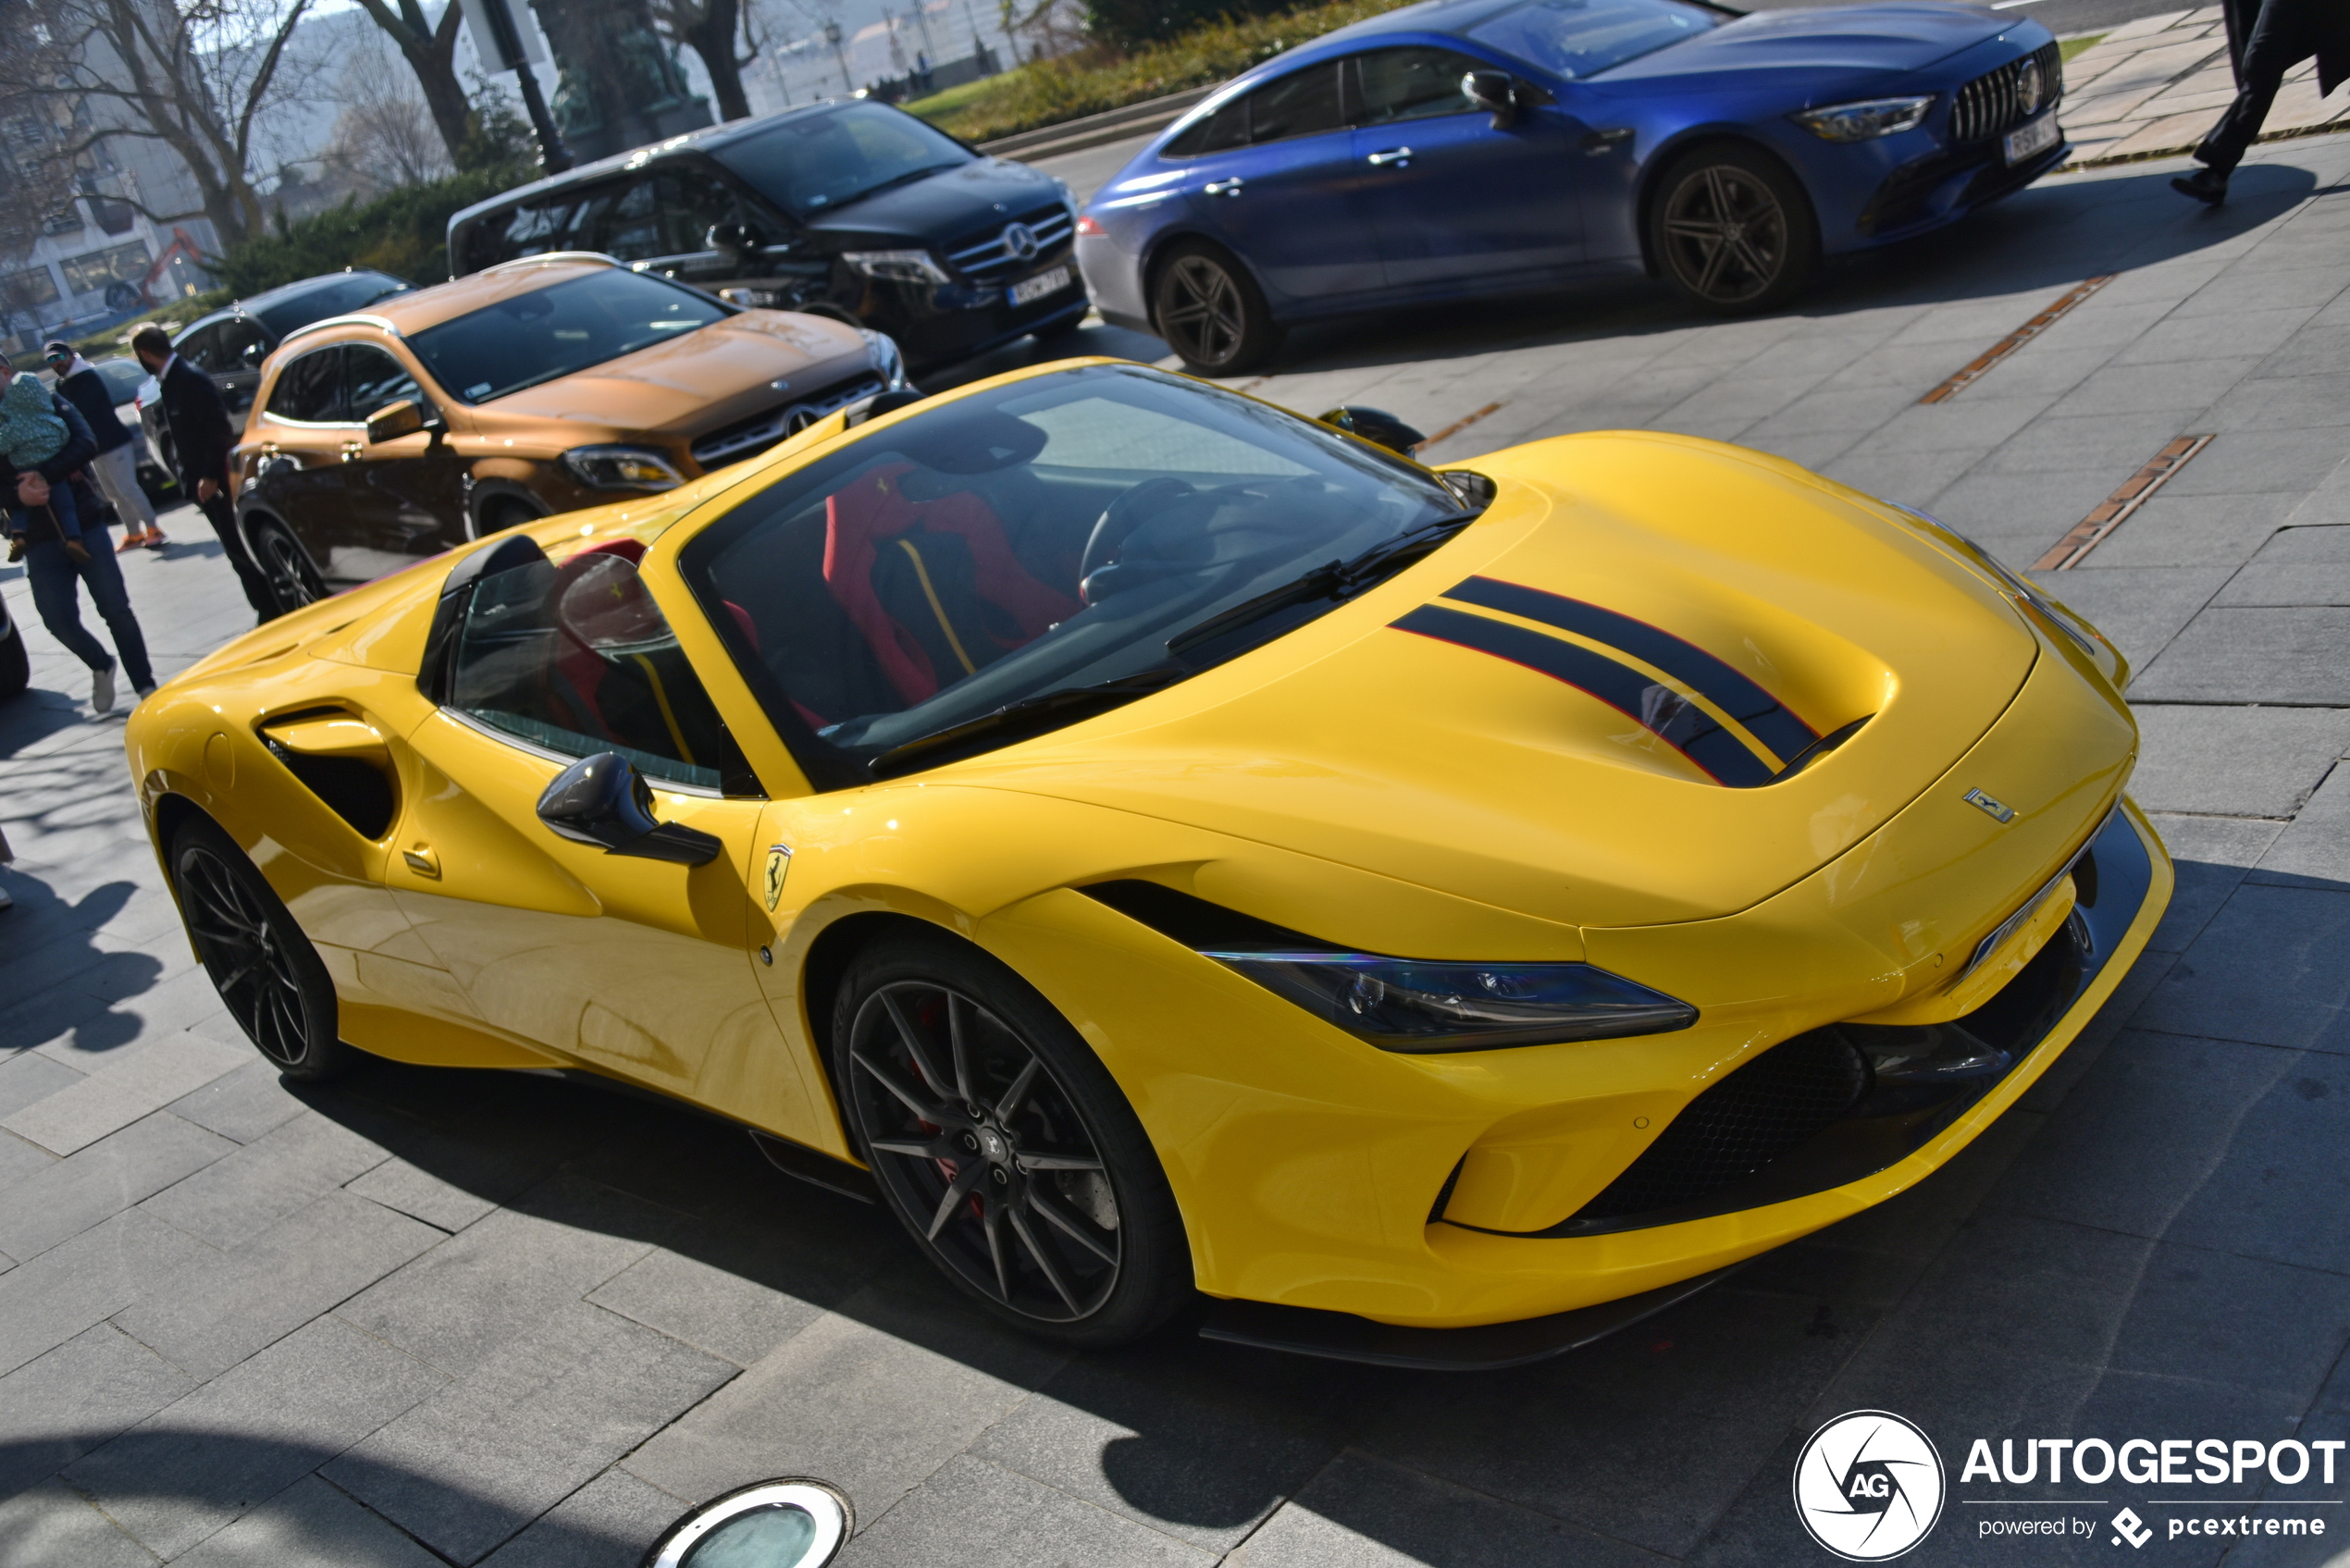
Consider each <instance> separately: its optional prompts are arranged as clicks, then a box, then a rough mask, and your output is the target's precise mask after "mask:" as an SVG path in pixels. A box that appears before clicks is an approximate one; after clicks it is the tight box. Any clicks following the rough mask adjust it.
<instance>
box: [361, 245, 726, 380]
mask: <svg viewBox="0 0 2350 1568" xmlns="http://www.w3.org/2000/svg"><path fill="white" fill-rule="evenodd" d="M726 314H727V313H726V307H725V306H724V305H722V304H719V303H718V302H716V301H714V300H712V299H711V298H710V297H709V296H708V295H705V294H699V293H696V292H695V291H693V290H690V289H686V288H683V287H681V286H680V285H678V284H674V283H671V282H668V281H666V280H664V279H662V278H651V277H648V276H646V275H645V274H643V273H640V272H628V271H625V270H622V269H619V268H599V269H598V270H596V271H594V272H591V273H589V274H587V276H586V277H584V278H565V279H564V280H563V281H562V282H560V283H550V284H549V285H548V286H547V287H546V288H544V289H534V290H531V291H530V292H529V293H527V294H514V295H512V296H510V297H508V298H506V299H502V300H500V301H499V302H497V303H496V304H493V305H485V306H484V307H482V308H481V309H480V310H476V311H468V312H467V313H466V314H465V315H460V316H454V317H451V319H450V320H447V321H444V322H442V323H440V324H439V326H437V327H427V328H426V329H425V330H424V331H422V332H419V333H417V334H416V335H415V336H414V337H412V338H410V339H409V340H408V346H409V348H410V349H411V350H413V351H414V353H415V355H416V357H417V358H418V359H419V360H421V361H423V362H424V366H425V368H426V369H427V371H429V372H431V374H432V378H433V379H434V380H436V381H438V382H439V383H440V384H441V386H443V387H444V388H446V389H449V390H450V391H451V392H454V393H455V394H456V395H457V396H459V397H461V398H463V399H464V400H465V401H467V402H475V403H477V402H483V401H488V400H489V399H491V398H499V397H503V396H505V395H506V394H507V393H508V392H515V391H520V390H521V389H523V388H525V387H535V386H537V385H538V383H540V382H542V381H551V380H554V379H555V378H556V377H561V376H569V375H571V374H572V373H573V372H575V371H579V370H585V369H587V367H588V366H589V365H591V364H603V363H604V362H605V361H606V360H612V359H618V358H619V357H620V356H621V355H623V354H629V353H635V352H637V350H639V349H646V348H650V347H651V346H652V345H653V344H655V343H661V342H666V341H667V340H670V339H672V338H674V337H678V336H680V335H681V334H683V333H686V332H691V331H693V330H695V329H696V328H697V327H707V326H709V325H710V324H711V322H713V321H718V320H721V319H723V318H724V316H725V315H726Z"/></svg>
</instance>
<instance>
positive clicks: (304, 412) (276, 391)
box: [262, 343, 344, 425]
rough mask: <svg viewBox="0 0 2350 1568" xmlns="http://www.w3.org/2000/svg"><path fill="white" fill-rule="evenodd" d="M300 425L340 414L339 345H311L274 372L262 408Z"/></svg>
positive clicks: (329, 421)
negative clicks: (272, 384) (275, 376)
mask: <svg viewBox="0 0 2350 1568" xmlns="http://www.w3.org/2000/svg"><path fill="white" fill-rule="evenodd" d="M262 412H263V413H265V414H271V415H273V416H275V417H277V418H278V419H291V420H296V421H299V422H300V423H302V424H304V425H332V424H335V423H338V422H339V421H340V420H341V419H342V418H343V417H344V414H343V395H342V345H341V344H340V343H337V344H334V345H332V346H331V347H328V348H323V349H313V350H311V351H310V352H308V353H306V354H303V356H301V357H300V358H299V359H296V360H295V361H293V362H292V363H291V364H288V365H287V366H286V367H285V368H284V369H282V370H280V371H278V384H277V385H276V386H275V387H272V388H271V389H269V401H268V403H267V405H266V407H265V408H264V409H263V411H262Z"/></svg>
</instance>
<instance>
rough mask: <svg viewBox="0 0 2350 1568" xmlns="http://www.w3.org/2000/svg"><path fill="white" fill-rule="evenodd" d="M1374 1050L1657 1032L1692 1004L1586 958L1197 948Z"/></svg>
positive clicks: (1677, 1021)
mask: <svg viewBox="0 0 2350 1568" xmlns="http://www.w3.org/2000/svg"><path fill="white" fill-rule="evenodd" d="M1202 957H1209V958H1213V959H1215V960H1216V961H1217V962H1218V963H1219V964H1223V965H1225V966H1227V967H1228V968H1231V969H1234V970H1236V971H1238V972H1239V973H1241V974H1243V975H1245V976H1247V977H1248V978H1249V979H1250V980H1253V981H1255V982H1256V983H1257V984H1259V985H1261V986H1263V987H1265V989H1266V990H1268V991H1270V992H1272V993H1273V994H1275V995H1278V996H1280V997H1283V998H1285V999H1286V1000H1288V1001H1291V1002H1294V1003H1296V1004H1297V1005H1298V1006H1301V1007H1304V1008H1305V1010H1306V1011H1307V1012H1309V1013H1313V1014H1316V1015H1317V1016H1318V1017H1321V1018H1323V1019H1328V1020H1330V1022H1331V1023H1334V1024H1336V1025H1338V1027H1339V1028H1341V1029H1342V1030H1345V1031H1347V1032H1348V1033H1349V1034H1352V1035H1354V1036H1355V1037H1356V1038H1358V1039H1361V1040H1363V1041H1366V1042H1367V1043H1370V1044H1373V1045H1376V1046H1378V1047H1379V1049H1380V1050H1382V1051H1402V1052H1408V1053H1414V1054H1420V1053H1429V1052H1439V1051H1490V1050H1493V1049H1495V1048H1497V1047H1500V1046H1504V1045H1552V1044H1559V1043H1565V1042H1570V1041H1577V1040H1613V1039H1615V1038H1616V1037H1618V1036H1620V1035H1626V1034H1665V1033H1669V1032H1671V1031H1675V1030H1680V1029H1687V1028H1688V1027H1689V1026H1690V1025H1691V1024H1693V1023H1695V1022H1697V1009H1696V1008H1695V1007H1692V1006H1689V1005H1688V1003H1687V1002H1681V1001H1676V1000H1675V999H1674V998H1673V997H1670V996H1667V995H1665V994H1664V993H1663V992H1661V991H1651V990H1650V989H1649V988H1648V987H1647V986H1645V985H1640V984H1638V983H1636V982H1632V981H1628V980H1626V979H1625V978H1624V977H1623V976H1621V975H1616V974H1610V973H1609V972H1608V971H1607V970H1605V969H1594V968H1593V967H1592V966H1590V965H1589V964H1465V963H1453V962H1445V961H1437V960H1428V959H1420V958H1385V957H1378V956H1377V955H1374V954H1369V953H1333V952H1315V951H1304V952H1280V951H1270V952H1259V951H1252V950H1245V949H1231V950H1224V951H1213V950H1210V951H1206V952H1204V953H1203V954H1202Z"/></svg>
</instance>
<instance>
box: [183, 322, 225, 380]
mask: <svg viewBox="0 0 2350 1568" xmlns="http://www.w3.org/2000/svg"><path fill="white" fill-rule="evenodd" d="M171 352H173V353H175V354H178V355H179V357H180V358H181V359H184V360H186V361H187V362H188V363H189V364H192V365H194V366H195V367H196V368H197V369H198V370H201V371H203V372H204V374H205V375H207V376H209V375H211V374H213V373H214V372H215V371H217V370H221V369H224V368H226V367H225V366H223V365H222V364H219V363H218V362H219V358H220V324H219V323H218V322H213V323H211V324H210V325H208V326H204V327H195V328H193V329H192V330H191V331H189V332H188V333H187V334H186V335H185V336H183V337H180V338H179V339H177V340H174V341H173V342H172V345H171Z"/></svg>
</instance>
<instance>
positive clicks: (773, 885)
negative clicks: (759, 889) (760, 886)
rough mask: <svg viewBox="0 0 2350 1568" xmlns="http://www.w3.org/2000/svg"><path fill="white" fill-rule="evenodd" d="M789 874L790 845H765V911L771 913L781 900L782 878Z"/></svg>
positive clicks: (782, 890)
mask: <svg viewBox="0 0 2350 1568" xmlns="http://www.w3.org/2000/svg"><path fill="white" fill-rule="evenodd" d="M790 874H791V846H790V845H788V844H771V845H769V846H767V877H766V889H765V896H766V900H767V912H768V913H769V914H771V915H772V914H773V913H774V912H775V906H776V905H777V904H779V903H781V902H782V901H783V896H784V878H785V877H786V876H788V875H790Z"/></svg>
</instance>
